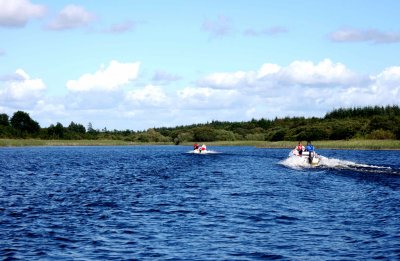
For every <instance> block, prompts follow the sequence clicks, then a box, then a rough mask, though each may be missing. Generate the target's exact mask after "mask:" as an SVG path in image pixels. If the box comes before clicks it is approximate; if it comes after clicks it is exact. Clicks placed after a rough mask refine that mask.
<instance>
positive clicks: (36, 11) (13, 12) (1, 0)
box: [0, 0, 46, 27]
mask: <svg viewBox="0 0 400 261" xmlns="http://www.w3.org/2000/svg"><path fill="white" fill-rule="evenodd" d="M0 6H1V8H0V26H3V27H23V26H25V25H26V24H27V23H28V21H29V20H30V19H34V18H40V17H42V16H43V15H44V14H45V12H46V8H45V7H44V6H43V5H35V4H32V3H31V2H30V1H29V0H12V1H10V0H0Z"/></svg>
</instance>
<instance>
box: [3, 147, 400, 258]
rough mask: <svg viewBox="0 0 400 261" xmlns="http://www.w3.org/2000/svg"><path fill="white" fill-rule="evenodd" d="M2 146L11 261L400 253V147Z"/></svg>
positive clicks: (390, 255) (5, 252)
mask: <svg viewBox="0 0 400 261" xmlns="http://www.w3.org/2000/svg"><path fill="white" fill-rule="evenodd" d="M211 149H214V150H216V151H218V152H221V153H219V154H212V155H193V154H188V153H186V152H187V151H188V150H190V147H184V146H149V147H146V146H143V147H141V146H136V147H35V148H0V254H1V258H2V259H3V260H261V259H265V260H270V259H281V260H367V259H389V260H398V259H400V175H399V174H400V161H399V157H400V152H399V151H347V150H321V151H320V154H322V155H324V156H326V157H328V159H329V162H328V163H329V164H328V163H327V164H325V165H324V166H321V167H319V168H293V166H288V164H286V162H285V159H286V156H287V154H288V150H283V149H256V148H252V147H215V148H211Z"/></svg>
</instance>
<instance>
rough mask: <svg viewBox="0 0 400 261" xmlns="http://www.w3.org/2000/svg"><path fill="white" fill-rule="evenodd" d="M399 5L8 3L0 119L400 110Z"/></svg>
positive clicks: (3, 19)
mask: <svg viewBox="0 0 400 261" xmlns="http://www.w3.org/2000/svg"><path fill="white" fill-rule="evenodd" d="M398 10H400V2H399V1H395V0H392V1H388V0H386V1H385V0H384V1H356V0H354V1H352V0H350V1H339V0H337V1H316V0H315V1H293V0H292V1H223V0H220V1H162V0H158V1H140V0H133V1H128V0H127V1H123V0H120V1H114V2H111V1H77V2H71V1H40V0H0V37H1V38H0V39H1V41H0V113H7V114H8V115H9V116H12V114H13V113H14V112H15V111H17V110H23V111H26V112H29V113H30V115H31V117H32V118H34V119H35V120H37V121H38V122H39V123H40V125H41V126H42V127H47V126H49V125H50V124H55V123H57V122H60V123H62V124H63V125H65V126H67V125H69V123H70V122H71V121H74V122H78V123H81V124H84V125H85V126H87V124H88V123H89V122H91V123H92V125H93V127H94V128H98V129H103V128H104V127H107V128H108V129H133V130H143V129H147V128H151V127H162V126H176V125H182V124H183V125H185V124H192V123H202V122H207V121H212V120H220V121H246V120H251V119H252V118H256V119H258V118H275V117H276V116H277V117H285V116H306V117H311V116H323V115H325V113H326V112H328V111H331V110H332V109H335V108H339V107H353V106H366V105H393V104H398V103H399V101H400V64H399V61H400V59H399V58H400V18H399V17H398V13H397V12H398Z"/></svg>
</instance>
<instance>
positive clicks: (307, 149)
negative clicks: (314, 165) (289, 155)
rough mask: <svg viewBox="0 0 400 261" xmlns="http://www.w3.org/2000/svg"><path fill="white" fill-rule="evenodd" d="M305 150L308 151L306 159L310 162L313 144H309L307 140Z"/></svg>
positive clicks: (312, 155) (313, 153)
mask: <svg viewBox="0 0 400 261" xmlns="http://www.w3.org/2000/svg"><path fill="white" fill-rule="evenodd" d="M306 151H308V161H309V162H310V164H311V162H312V158H313V157H314V155H315V152H314V146H313V145H312V144H311V141H307V146H306Z"/></svg>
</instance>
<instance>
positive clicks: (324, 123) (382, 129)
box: [0, 105, 400, 144]
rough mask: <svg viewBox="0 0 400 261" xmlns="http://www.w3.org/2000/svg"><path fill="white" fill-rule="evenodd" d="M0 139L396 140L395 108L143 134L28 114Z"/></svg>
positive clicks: (10, 121) (1, 127)
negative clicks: (42, 120)
mask: <svg viewBox="0 0 400 261" xmlns="http://www.w3.org/2000/svg"><path fill="white" fill-rule="evenodd" d="M0 138H2V139H6V138H7V139H21V138H22V139H26V138H34V139H43V140H100V139H107V140H121V141H130V142H144V143H146V142H173V143H175V144H180V143H182V142H210V141H297V140H348V139H355V138H357V139H400V108H399V106H396V105H394V106H386V107H382V106H374V107H373V106H368V107H356V108H340V109H335V110H333V111H331V112H329V113H327V114H326V115H325V117H322V118H318V117H311V118H305V117H285V118H275V119H264V118H262V119H252V120H251V121H247V122H227V121H212V122H209V123H204V124H192V125H187V126H177V127H171V128H167V127H161V128H151V129H148V130H145V131H133V130H113V131H110V130H107V129H106V128H104V129H102V130H98V129H93V127H92V124H90V123H89V124H88V126H87V127H85V126H84V125H82V124H80V123H75V122H71V123H70V124H69V125H68V126H63V125H62V124H61V123H59V122H57V123H55V124H51V125H50V126H49V127H47V128H42V127H40V125H39V123H38V122H36V121H35V120H33V119H32V118H31V117H30V116H29V114H28V113H26V112H23V111H17V112H15V113H14V114H13V115H12V116H11V117H9V116H8V115H7V114H5V113H1V114H0Z"/></svg>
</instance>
